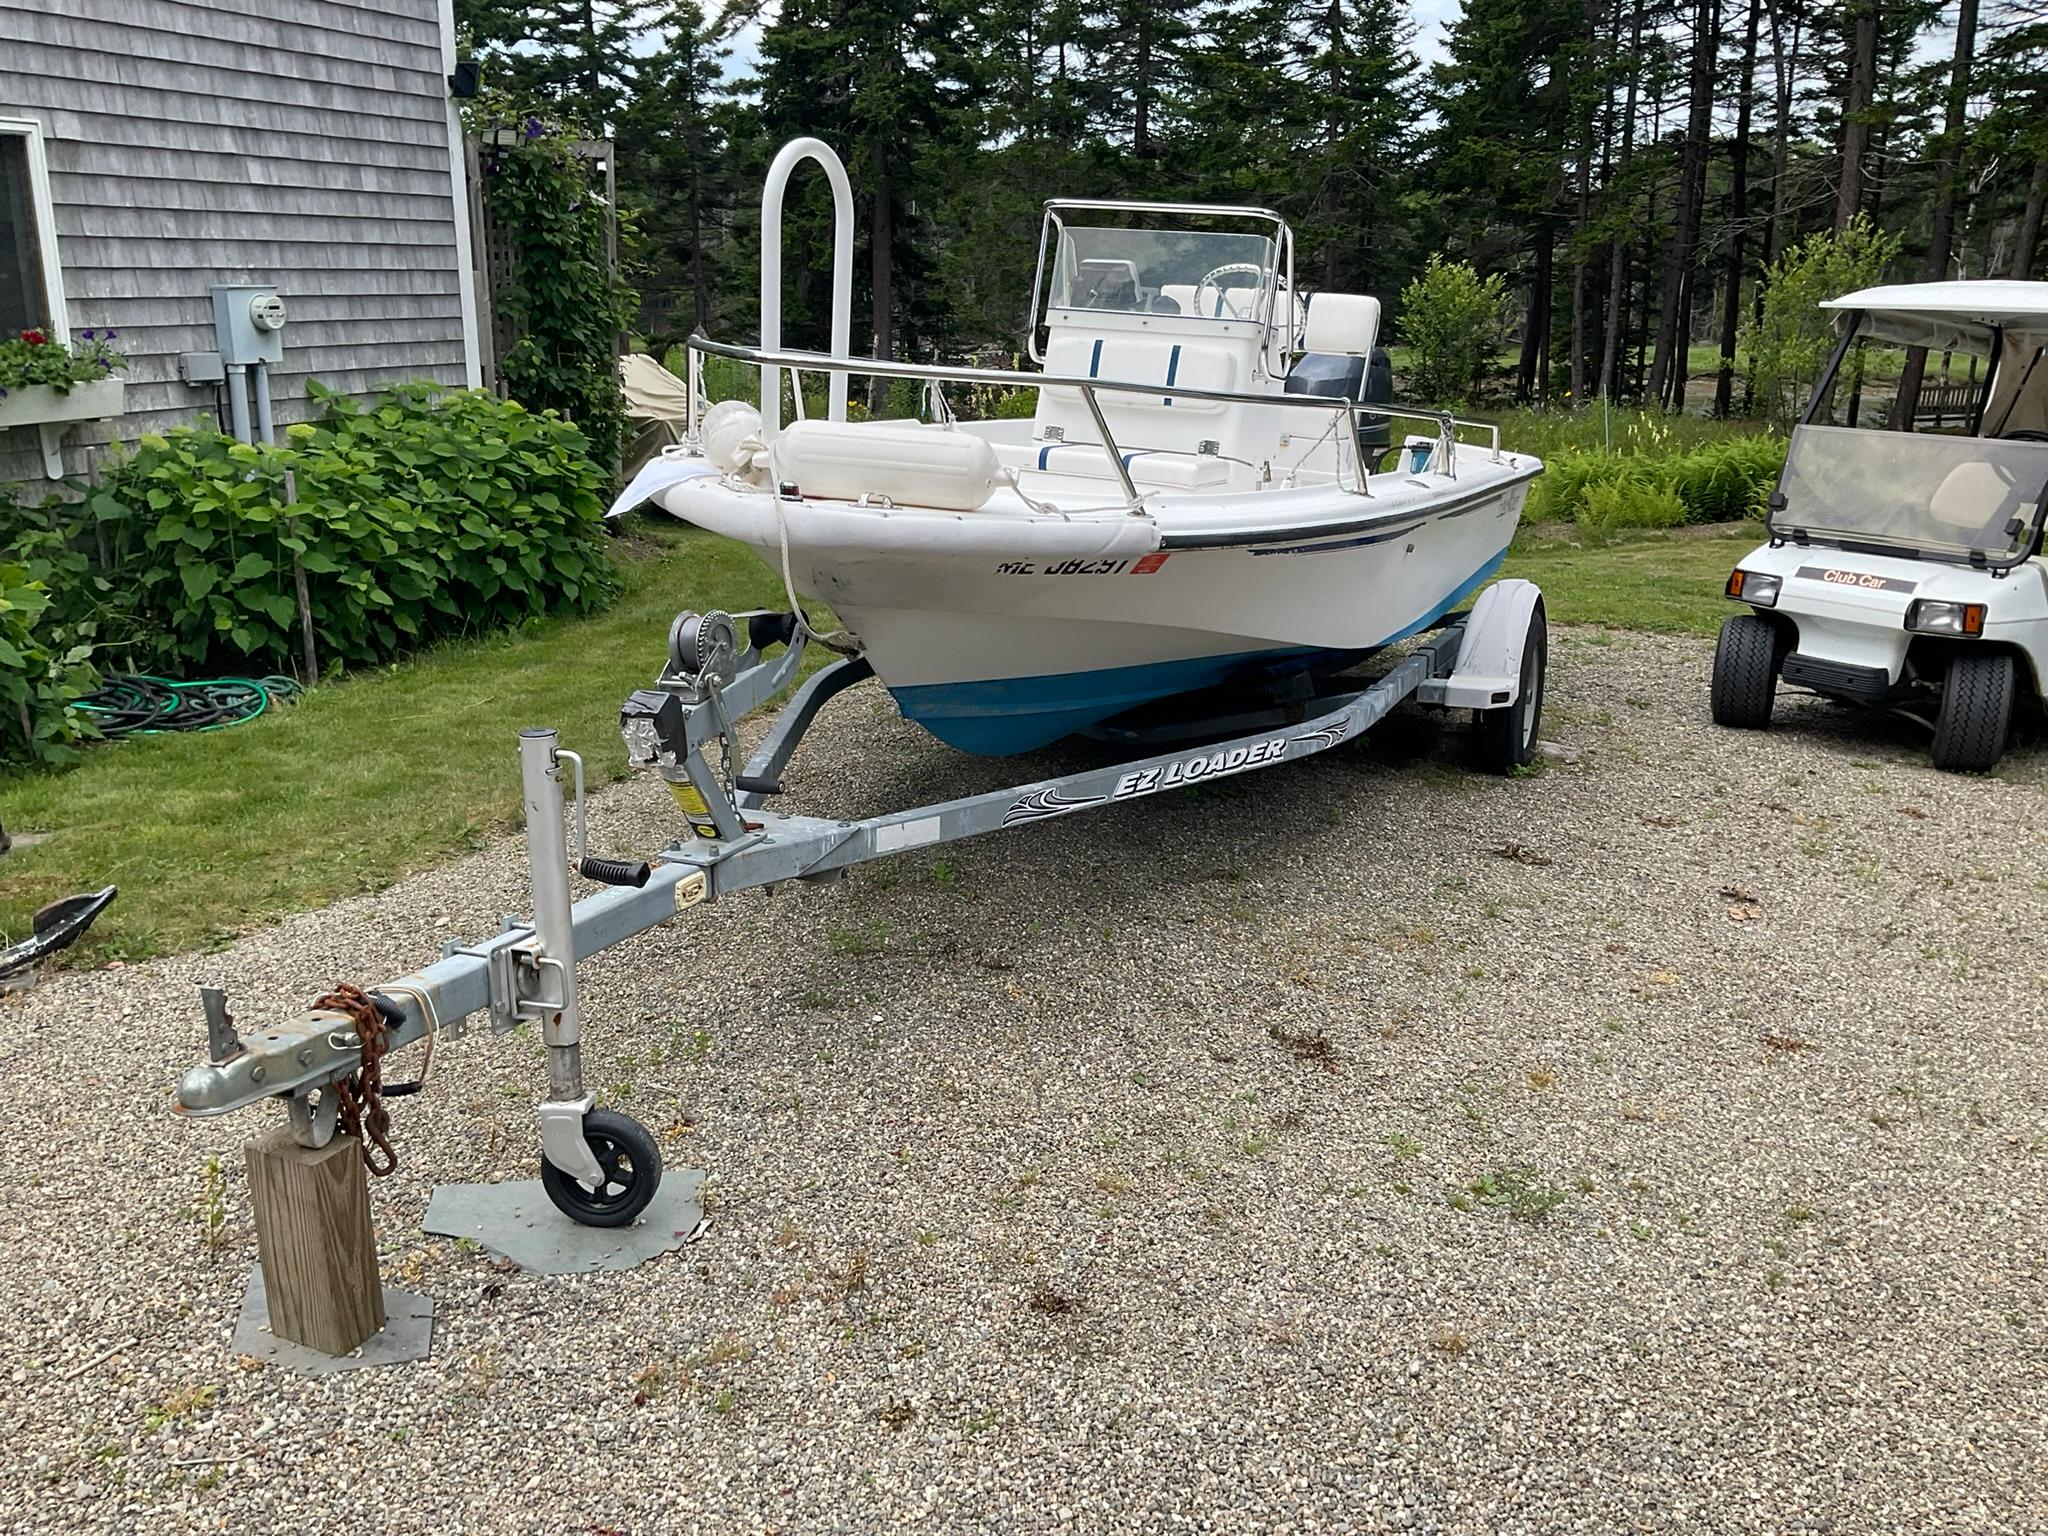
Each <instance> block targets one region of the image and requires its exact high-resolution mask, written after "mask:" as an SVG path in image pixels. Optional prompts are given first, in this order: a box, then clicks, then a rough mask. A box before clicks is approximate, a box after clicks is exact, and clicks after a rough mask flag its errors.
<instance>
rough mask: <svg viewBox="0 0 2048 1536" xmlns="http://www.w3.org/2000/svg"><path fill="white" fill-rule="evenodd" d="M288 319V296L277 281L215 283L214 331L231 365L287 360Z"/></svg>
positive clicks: (222, 355)
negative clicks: (279, 289)
mask: <svg viewBox="0 0 2048 1536" xmlns="http://www.w3.org/2000/svg"><path fill="white" fill-rule="evenodd" d="M284 322H285V310H284V300H283V299H281V298H279V297H278V293H277V289H276V287H275V286H274V285H272V284H270V283H215V284H214V285H213V334H214V339H215V340H216V342H217V343H218V344H219V346H220V356H221V361H222V362H223V363H225V364H227V366H228V367H230V368H234V367H238V366H242V367H246V366H247V365H248V364H250V363H281V362H283V361H284V334H283V333H284Z"/></svg>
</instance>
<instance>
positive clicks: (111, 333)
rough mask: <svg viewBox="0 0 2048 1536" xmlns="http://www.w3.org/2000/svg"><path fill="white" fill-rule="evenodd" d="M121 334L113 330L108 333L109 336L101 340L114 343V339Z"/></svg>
mask: <svg viewBox="0 0 2048 1536" xmlns="http://www.w3.org/2000/svg"><path fill="white" fill-rule="evenodd" d="M120 334H121V333H120V332H119V331H112V330H110V331H108V332H107V334H106V335H104V336H102V337H101V338H100V340H101V341H112V340H113V339H114V338H115V337H116V336H118V335H120Z"/></svg>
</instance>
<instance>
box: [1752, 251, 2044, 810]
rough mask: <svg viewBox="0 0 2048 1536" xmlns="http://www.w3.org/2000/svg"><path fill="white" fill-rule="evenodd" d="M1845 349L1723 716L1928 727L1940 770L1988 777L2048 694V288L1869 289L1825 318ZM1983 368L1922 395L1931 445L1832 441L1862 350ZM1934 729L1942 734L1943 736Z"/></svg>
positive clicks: (1802, 452)
mask: <svg viewBox="0 0 2048 1536" xmlns="http://www.w3.org/2000/svg"><path fill="white" fill-rule="evenodd" d="M1824 307H1825V308H1828V309H1833V310H1836V311H1839V312H1840V314H1841V316H1842V337H1841V342H1840V344H1839V345H1838V346H1837V347H1836V349H1835V352H1834V355H1833V358H1832V359H1831V360H1830V361H1829V363H1828V366H1827V369H1826V370H1825V372H1824V373H1823V374H1822V376H1821V379H1820V382H1819V384H1818V385H1817V386H1816V387H1815V389H1814V393H1813V398H1812V400H1811V401H1810V402H1809V403H1808V405H1807V408H1806V414H1805V416H1804V417H1803V418H1802V419H1801V421H1800V424H1799V425H1798V426H1797V427H1796V428H1794V429H1793V433H1792V445H1791V451H1790V453H1789V454H1788V455H1787V457H1786V460H1785V473H1784V475H1783V477H1782V478H1781V479H1780V480H1779V482H1778V489H1777V491H1776V493H1775V494H1773V496H1772V497H1771V512H1770V522H1769V527H1770V533H1771V538H1770V542H1769V543H1768V544H1766V545H1764V546H1763V547H1762V548H1760V549H1758V550H1757V551H1756V552H1755V553H1754V554H1751V555H1748V556H1746V557H1745V558H1744V559H1743V561H1742V563H1741V564H1740V565H1739V566H1737V567H1736V569H1735V571H1734V572H1733V574H1731V575H1730V576H1729V578H1728V589H1727V591H1728V596H1729V597H1731V598H1733V599H1735V600H1736V601H1738V602H1742V603H1746V604H1748V605H1749V608H1750V610H1751V611H1750V612H1748V613H1744V614H1738V615H1737V616H1736V617H1734V618H1731V619H1730V620H1728V622H1727V623H1726V624H1724V625H1722V626H1721V640H1720V644H1719V646H1718V647H1717V648H1716V649H1715V652H1714V682H1713V712H1714V719H1715V721H1716V722H1717V723H1719V724H1721V725H1730V726H1744V727H1748V728H1751V729H1758V728H1761V727H1763V726H1765V725H1768V724H1769V723H1770V718H1771V704H1772V700H1773V698H1774V696H1775V694H1776V692H1777V686H1778V683H1779V681H1780V679H1782V680H1783V681H1784V682H1786V683H1787V684H1789V685H1791V686H1793V687H1797V688H1805V689H1810V690H1812V691H1813V692H1816V693H1820V694H1825V695H1827V696H1828V697H1831V698H1835V699H1840V700H1844V701H1846V702H1850V703H1856V704H1872V705H1880V706H1884V707H1887V708H1890V709H1893V710H1896V711H1897V712H1899V713H1901V714H1904V715H1907V716H1908V717H1910V718H1912V719H1915V720H1918V721H1920V722H1921V723H1922V724H1927V725H1931V726H1932V728H1933V731H1934V753H1933V756H1934V764H1935V766H1936V767H1937V768H1948V769H1956V770H1962V771H1974V772H1982V771H1984V770H1985V769H1988V768H1990V767H1991V766H1992V765H1994V764H1995V763H1996V762H1997V761H1998V759H1999V757H2000V755H2001V754H2002V753H2003V752H2004V751H2005V744H2006V737H2007V735H2008V733H2009V731H2010V728H2011V724H2012V716H2013V709H2014V703H2015V700H2016V698H2017V697H2018V696H2019V695H2020V693H2021V691H2022V690H2024V691H2025V693H2026V695H2027V696H2028V697H2029V698H2033V699H2039V698H2040V697H2041V695H2042V692H2043V689H2044V687H2048V564H2044V563H2043V560H2042V556H2041V525H2042V517H2043V505H2044V502H2048V356H2044V351H2048V283H2037V282H2018V281H2012V282H2008V281H1991V280H1986V281H1976V282H1944V283H1910V284H1901V285H1897V286H1892V287H1884V288H1866V289H1864V290H1863V291H1862V292H1860V293H1852V294H1848V295H1846V296H1844V297H1842V298H1839V299H1836V300H1835V301H1834V302H1833V303H1831V304H1828V305H1826V306H1824ZM1866 340H1868V341H1878V342H1889V343H1892V344H1894V345H1902V346H1924V347H1926V348H1928V349H1929V350H1930V352H1931V353H1933V354H1935V355H1940V354H1943V353H1972V354H1975V355H1976V357H1978V358H1980V359H1983V360H1984V361H1985V362H1986V363H1987V364H1988V366H1987V367H1985V368H1984V369H1983V370H1982V377H1981V378H1978V377H1977V372H1978V370H1975V369H1972V370H1970V372H1969V374H1968V375H1967V376H1966V378H1967V380H1968V382H1959V383H1944V384H1937V383H1936V381H1935V380H1934V378H1933V377H1932V376H1931V370H1930V377H1929V379H1928V382H1927V386H1926V388H1925V389H1924V391H1923V396H1922V400H1923V410H1922V411H1921V412H1920V413H1916V421H1917V423H1918V425H1919V426H1920V430H1917V431H1910V430H1909V431H1896V432H1894V431H1885V430H1881V429H1879V428H1860V429H1859V428H1858V427H1857V426H1856V425H1855V413H1854V409H1853V407H1852V408H1851V410H1850V414H1849V423H1848V425H1844V426H1837V425H1834V424H1833V411H1832V406H1831V402H1832V400H1833V399H1834V395H1835V385H1836V380H1837V378H1838V376H1839V375H1840V373H1841V370H1842V364H1843V361H1844V359H1845V358H1846V357H1847V356H1848V355H1849V351H1850V348H1851V347H1852V346H1859V345H1861V344H1862V343H1863V342H1864V341H1866ZM1930 713H1931V718H1930Z"/></svg>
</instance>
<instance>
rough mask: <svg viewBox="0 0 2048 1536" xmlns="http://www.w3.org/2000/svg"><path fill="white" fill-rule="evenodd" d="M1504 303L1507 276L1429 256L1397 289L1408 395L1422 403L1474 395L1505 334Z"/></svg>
mask: <svg viewBox="0 0 2048 1536" xmlns="http://www.w3.org/2000/svg"><path fill="white" fill-rule="evenodd" d="M1507 305H1508V291H1507V281H1506V279H1504V278H1502V277H1500V276H1499V275H1498V274H1496V275H1495V276H1492V277H1487V278H1482V277H1481V276H1480V275H1479V274H1478V273H1477V272H1475V271H1473V270H1472V268H1471V266H1470V265H1469V264H1467V263H1465V262H1462V261H1455V262H1447V261H1445V260H1444V259H1443V258H1442V257H1441V256H1436V255H1432V256H1431V257H1430V258H1429V263H1428V265H1426V266H1425V267H1424V268H1423V269H1422V275H1421V276H1420V277H1418V278H1416V279H1415V280H1414V281H1413V282H1411V283H1409V284H1408V286H1407V287H1406V288H1404V289H1402V290H1401V327H1400V329H1401V338H1402V340H1404V341H1405V342H1407V344H1408V348H1409V362H1408V390H1409V393H1410V394H1412V395H1414V396H1415V397H1416V398H1417V399H1419V400H1426V401H1444V400H1474V399H1477V398H1478V395H1479V390H1480V386H1481V384H1482V383H1483V382H1484V380H1485V377H1486V366H1487V364H1488V362H1490V361H1491V360H1492V358H1493V355H1494V353H1495V352H1496V351H1497V350H1498V349H1499V347H1500V344H1501V342H1502V341H1503V340H1504V339H1505V338H1506V336H1507V331H1508V324H1507Z"/></svg>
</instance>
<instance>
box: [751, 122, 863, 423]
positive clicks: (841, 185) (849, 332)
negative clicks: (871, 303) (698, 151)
mask: <svg viewBox="0 0 2048 1536" xmlns="http://www.w3.org/2000/svg"><path fill="white" fill-rule="evenodd" d="M806 160H815V161H817V162H818V168H819V169H820V170H822V171H823V172H824V173H825V179H826V180H827V181H829V182H830V183H831V184H832V355H833V356H834V357H847V356H850V355H851V353H850V350H849V349H850V348H851V346H852V342H853V185H852V183H850V182H849V181H848V180H847V179H846V167H845V166H844V165H842V164H841V163H840V160H839V156H838V155H836V154H835V153H833V150H832V146H831V145H829V144H827V143H826V142H825V141H824V140H823V139H791V140H790V141H789V142H788V143H787V144H785V145H783V146H782V150H781V152H780V153H779V154H777V155H776V157H775V160H774V163H773V164H771V165H770V166H769V167H768V179H767V181H766V182H764V183H763V184H762V186H761V350H762V351H763V352H775V351H779V350H780V349H781V347H782V199H783V195H784V194H785V193H786V192H787V191H788V190H789V178H790V176H791V175H792V174H794V172H795V171H796V168H797V167H798V166H799V165H801V164H803V162H804V161H806ZM846 379H847V375H845V374H843V373H835V374H833V375H832V383H831V394H830V396H829V397H828V398H829V400H830V406H829V410H830V414H831V417H832V419H833V420H834V421H844V420H846ZM799 388H800V386H799ZM798 409H799V413H801V409H802V401H801V396H799V400H798ZM781 430H782V370H781V369H779V368H763V369H762V370H761V440H762V441H763V442H766V443H772V442H774V441H775V434H776V433H777V432H779V431H781Z"/></svg>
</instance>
